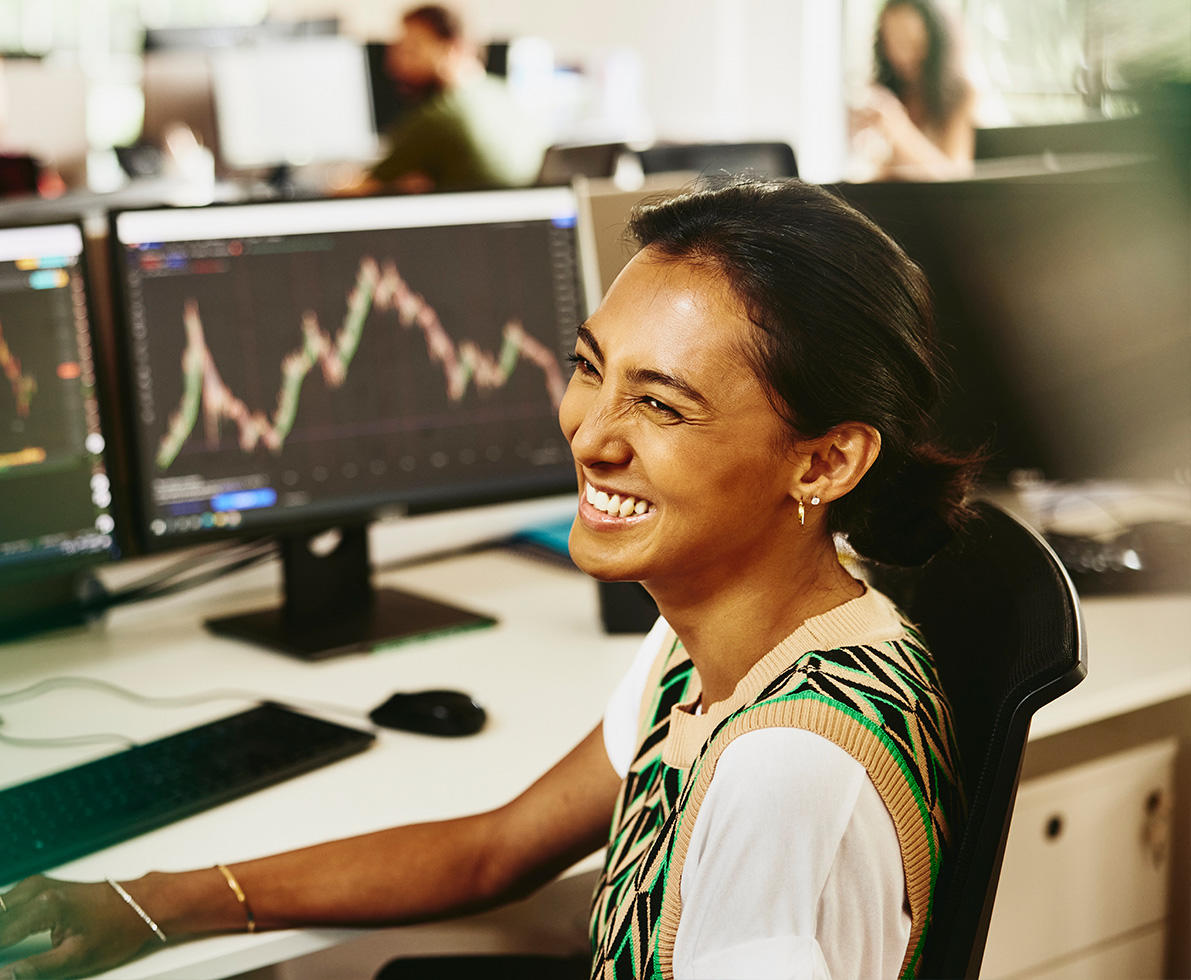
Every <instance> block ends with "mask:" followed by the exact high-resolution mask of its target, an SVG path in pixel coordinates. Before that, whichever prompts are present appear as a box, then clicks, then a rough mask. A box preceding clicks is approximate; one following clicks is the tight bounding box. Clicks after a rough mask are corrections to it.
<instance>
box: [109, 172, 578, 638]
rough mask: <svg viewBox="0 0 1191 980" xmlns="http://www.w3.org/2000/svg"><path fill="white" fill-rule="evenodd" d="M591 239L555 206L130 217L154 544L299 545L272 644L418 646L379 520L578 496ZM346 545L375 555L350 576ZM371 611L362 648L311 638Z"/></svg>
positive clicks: (493, 202) (133, 360)
mask: <svg viewBox="0 0 1191 980" xmlns="http://www.w3.org/2000/svg"><path fill="white" fill-rule="evenodd" d="M575 221H576V206H575V199H574V195H573V193H572V192H571V191H570V190H569V189H554V188H550V189H534V190H525V191H500V192H486V193H474V194H441V195H423V196H417V197H382V198H366V199H352V200H348V199H344V200H320V201H301V202H277V203H269V204H252V205H233V206H226V207H210V208H203V209H161V210H147V211H129V212H124V213H121V214H117V215H115V216H113V219H112V238H113V243H114V247H115V249H116V251H117V254H116V256H115V259H114V262H115V268H116V270H117V274H118V277H119V280H120V283H119V285H120V286H121V287H122V288H121V293H122V297H123V299H122V304H121V305H122V308H123V319H124V322H125V329H124V348H125V350H124V354H123V357H122V360H123V361H124V367H125V373H126V375H127V378H128V389H129V393H130V401H131V403H132V409H133V411H132V416H133V418H132V420H131V433H130V434H131V436H132V451H131V456H132V457H133V461H134V469H135V471H136V476H135V479H134V492H135V497H136V499H137V501H138V506H137V512H136V516H135V521H136V525H137V530H138V531H139V535H140V537H141V539H142V541H143V542H144V544H145V546H146V547H148V548H150V549H152V548H162V547H169V546H177V545H182V544H188V543H197V542H200V541H203V540H206V539H211V538H216V537H227V536H237V537H244V536H248V535H254V534H264V533H280V534H281V536H282V540H283V558H284V559H285V562H286V569H285V576H286V602H285V605H284V606H283V607H282V609H281V610H271V611H268V612H267V613H265V614H264V615H266V617H269V616H271V617H273V618H272V619H270V620H269V621H268V622H267V623H266V624H265V626H264V627H263V628H264V629H265V631H266V632H269V633H270V637H269V638H267V642H271V643H272V642H273V641H274V640H277V639H278V637H280V639H279V640H278V642H276V643H274V645H279V646H283V647H287V646H288V647H290V648H292V647H294V645H295V644H298V645H300V646H303V649H302V650H301V651H299V652H303V653H304V654H305V655H307V656H317V655H321V654H322V653H323V652H324V651H326V650H336V649H341V648H349V647H353V646H355V645H358V644H360V643H368V642H373V641H375V640H377V639H380V637H381V636H386V635H390V634H391V633H392V632H394V631H396V632H405V631H406V628H405V627H404V626H402V624H401V623H397V622H394V621H393V618H392V617H389V616H388V615H387V613H384V607H385V603H386V602H387V601H388V600H384V599H379V600H378V599H376V598H375V594H374V590H372V589H371V587H370V585H369V583H368V566H367V555H366V537H365V534H364V527H365V525H366V523H367V522H368V521H369V520H370V519H371V518H373V517H375V516H377V515H379V514H383V513H386V512H388V511H398V510H400V511H420V510H432V509H440V508H445V507H457V506H467V505H471V504H480V503H487V502H493V501H498V500H507V499H514V498H518V497H525V496H531V495H535V494H542V493H549V492H559V491H562V490H564V489H569V488H571V487H572V486H573V484H574V472H573V468H572V463H571V457H570V452H569V449H568V447H567V444H566V441H565V439H564V438H563V436H562V434H561V431H560V430H559V427H558V422H557V417H556V416H557V409H558V404H559V402H560V400H561V397H562V392H563V388H564V386H565V380H566V373H565V369H564V367H563V365H564V363H565V361H564V358H565V355H566V354H567V353H569V352H570V350H571V349H572V348H573V344H574V338H575V328H576V327H577V325H578V324H579V322H580V321H581V320H582V319H583V316H584V311H583V301H582V290H581V288H580V283H579V264H578V258H577V254H576V244H575ZM327 527H337V528H340V529H346V534H347V537H346V538H345V543H344V545H343V546H341V547H346V548H347V550H348V552H351V551H352V550H353V549H355V550H360V553H359V554H356V555H355V556H354V557H351V558H344V559H343V560H344V562H347V563H348V566H350V567H346V568H345V567H340V568H339V569H338V570H337V571H334V572H333V573H332V574H324V573H323V572H322V571H320V570H319V569H320V568H323V567H324V566H323V564H322V563H321V562H320V561H315V562H314V563H313V568H312V567H311V566H310V563H306V564H303V563H304V562H306V558H307V556H308V554H309V552H308V549H307V548H306V542H307V540H308V538H309V536H310V534H311V533H312V532H315V531H318V530H321V529H323V528H327ZM325 567H326V568H327V569H330V567H331V566H329V565H327V566H325ZM312 577H313V578H312ZM344 583H347V584H344ZM304 584H305V586H306V587H305V588H304ZM386 595H387V594H386ZM328 597H330V600H331V601H333V602H334V603H335V604H336V606H335V609H334V610H333V612H334V615H332V616H324V615H321V613H319V610H322V609H324V608H325V606H326V603H327V601H328ZM353 605H354V606H355V607H356V608H357V613H358V615H357V616H356V617H355V618H356V620H357V621H356V623H355V624H354V626H355V627H358V631H359V632H360V635H351V636H347V637H339V636H335V637H323V636H321V635H317V636H316V635H315V634H317V633H318V628H316V627H319V622H320V621H325V620H333V621H334V622H335V623H340V624H345V625H346V620H347V619H349V618H351V617H347V616H345V615H344V609H345V608H347V607H350V606H353ZM404 615H406V613H405V610H404V607H403V608H402V610H401V611H400V612H399V614H398V615H397V617H396V618H400V617H401V616H404ZM374 616H381V617H382V620H383V621H382V622H381V623H379V624H377V623H374V622H371V620H370V617H374ZM415 618H416V617H415ZM299 620H300V621H301V623H300V627H301V628H300V629H296V630H295V629H294V628H293V624H294V622H297V621H299ZM411 622H412V621H411ZM287 623H288V624H289V625H287ZM256 625H257V626H259V625H260V623H257V624H256ZM448 625H449V624H448ZM416 627H417V623H416V622H412V625H410V627H409V628H410V629H413V628H416ZM254 629H255V627H254ZM349 632H350V631H349ZM377 633H379V634H380V636H377V635H376V634H377ZM257 638H260V637H257Z"/></svg>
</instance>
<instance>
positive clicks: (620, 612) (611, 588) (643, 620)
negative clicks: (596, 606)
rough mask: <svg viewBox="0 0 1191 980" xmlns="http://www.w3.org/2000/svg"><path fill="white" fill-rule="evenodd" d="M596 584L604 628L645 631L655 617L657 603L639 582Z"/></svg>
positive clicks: (610, 631) (615, 631)
mask: <svg viewBox="0 0 1191 980" xmlns="http://www.w3.org/2000/svg"><path fill="white" fill-rule="evenodd" d="M596 586H597V587H598V589H599V595H600V622H601V623H603V624H604V631H605V632H607V633H648V632H649V629H650V627H651V626H653V624H654V622H655V621H656V620H657V618H658V607H657V604H656V603H655V602H654V601H653V596H651V595H650V594H649V593H648V592H646V591H645V587H644V586H643V585H641V583H640V582H597V583H596Z"/></svg>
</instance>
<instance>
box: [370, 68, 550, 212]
mask: <svg viewBox="0 0 1191 980" xmlns="http://www.w3.org/2000/svg"><path fill="white" fill-rule="evenodd" d="M387 140H388V153H387V154H386V156H385V157H384V158H383V159H382V160H380V162H378V163H377V164H376V165H375V166H374V167H373V168H372V172H371V175H372V176H373V177H375V178H376V179H377V180H382V181H390V180H396V179H397V178H399V177H402V176H404V175H405V174H411V173H421V174H425V175H426V176H427V177H429V178H430V180H431V181H432V183H433V186H434V189H435V190H443V191H451V190H456V191H457V190H479V189H483V188H495V187H520V186H525V185H527V184H532V183H533V182H534V180H535V178H536V177H537V175H538V170H539V169H540V168H541V164H542V153H543V151H544V149H545V141H544V140H543V138H542V137H541V135H540V134H539V132H538V129H537V127H536V126H535V125H534V123H533V121H532V120H531V119H529V118H528V116H527V115H526V114H525V113H524V112H523V111H522V110H521V108H520V107H519V106H518V105H517V104H516V103H515V102H514V101H513V99H512V97H511V96H510V95H509V92H508V89H507V88H506V87H505V85H504V84H503V83H502V82H501V81H500V80H499V79H497V78H494V77H492V76H491V75H477V76H475V77H473V78H469V79H467V80H466V81H464V82H463V83H461V84H460V85H457V86H455V87H454V88H451V89H445V90H443V91H442V92H439V93H438V94H436V95H433V96H431V97H430V98H428V99H427V100H426V101H425V102H423V103H421V104H420V105H418V106H416V107H414V108H413V109H411V110H410V111H409V112H408V113H406V115H405V116H403V117H402V118H401V120H399V121H398V123H397V124H396V125H395V126H394V127H393V128H392V129H391V130H390V131H389V133H388V134H387Z"/></svg>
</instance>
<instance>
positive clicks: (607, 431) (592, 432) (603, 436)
mask: <svg viewBox="0 0 1191 980" xmlns="http://www.w3.org/2000/svg"><path fill="white" fill-rule="evenodd" d="M559 421H560V422H561V424H562V429H563V432H564V433H565V434H566V437H567V441H568V442H569V443H570V444H571V455H572V456H574V457H575V462H577V463H579V464H581V465H583V466H593V467H594V466H599V465H601V464H602V465H620V464H624V463H626V462H628V460H629V458H630V457H631V456H632V448H631V446H630V443H629V440H628V435H627V433H626V432H625V422H624V419H622V418H619V417H618V415H617V413H616V411H615V407H614V405H613V403H612V399H611V398H609V397H608V396H607V394H606V393H605V391H600V392H598V393H597V392H590V391H577V390H576V387H575V386H574V385H572V386H570V387H569V388H568V389H567V393H566V395H565V396H564V397H563V400H562V406H561V408H560V410H559Z"/></svg>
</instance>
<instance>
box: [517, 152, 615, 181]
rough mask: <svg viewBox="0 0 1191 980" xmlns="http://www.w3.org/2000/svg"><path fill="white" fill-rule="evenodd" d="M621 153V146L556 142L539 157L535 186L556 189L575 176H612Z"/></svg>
mask: <svg viewBox="0 0 1191 980" xmlns="http://www.w3.org/2000/svg"><path fill="white" fill-rule="evenodd" d="M624 152H625V145H624V144H623V143H555V144H553V145H552V146H548V147H546V152H545V153H544V154H543V155H542V166H541V169H539V171H538V178H537V181H536V183H537V184H538V185H539V186H542V187H556V186H559V185H563V184H569V183H570V182H571V178H572V177H575V176H583V177H612V176H614V175H615V174H616V166H617V164H618V163H619V162H620V158H621V156H622V155H623V154H624Z"/></svg>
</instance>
